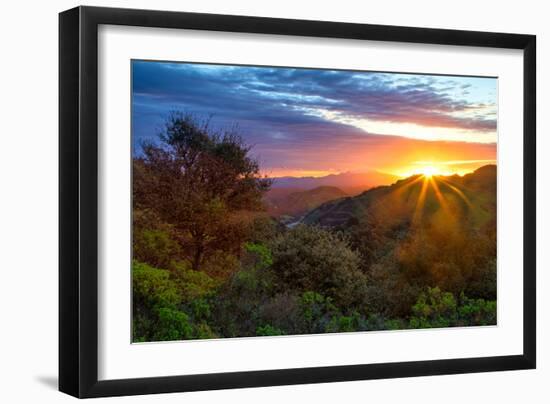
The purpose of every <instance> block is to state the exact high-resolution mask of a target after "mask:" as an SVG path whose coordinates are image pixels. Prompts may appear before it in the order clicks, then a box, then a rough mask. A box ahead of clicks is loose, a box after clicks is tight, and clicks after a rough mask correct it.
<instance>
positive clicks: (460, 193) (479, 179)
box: [302, 165, 497, 229]
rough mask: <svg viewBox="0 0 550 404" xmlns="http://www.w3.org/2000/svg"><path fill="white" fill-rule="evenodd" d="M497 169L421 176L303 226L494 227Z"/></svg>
mask: <svg viewBox="0 0 550 404" xmlns="http://www.w3.org/2000/svg"><path fill="white" fill-rule="evenodd" d="M496 172H497V171H496V166H494V165H489V166H484V167H481V168H479V169H477V170H476V171H474V172H473V173H471V174H467V175H464V176H462V177H461V176H458V175H453V176H433V177H431V178H427V177H424V176H422V175H415V176H412V177H409V178H406V179H404V180H400V181H397V182H396V183H395V184H392V185H389V186H380V187H377V188H374V189H371V190H368V191H366V192H363V193H362V194H360V195H357V196H354V197H348V198H344V199H340V200H336V201H332V202H327V203H324V204H323V205H321V206H319V207H318V208H316V209H314V210H312V211H311V212H309V213H308V214H307V215H306V216H305V217H304V219H303V220H302V221H303V222H304V223H306V224H318V225H321V226H326V227H346V226H349V225H354V224H358V223H366V222H372V221H375V222H383V223H385V225H386V227H392V226H394V227H396V228H398V227H401V228H405V229H406V228H408V227H410V226H411V225H412V224H415V222H416V223H421V224H422V225H430V224H434V223H435V224H436V225H437V224H438V223H440V222H445V224H446V225H447V224H448V223H451V222H455V221H456V222H462V223H465V224H469V225H470V226H471V227H474V228H481V227H482V226H485V225H494V222H495V217H496Z"/></svg>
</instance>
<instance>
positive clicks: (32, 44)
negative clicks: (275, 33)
mask: <svg viewBox="0 0 550 404" xmlns="http://www.w3.org/2000/svg"><path fill="white" fill-rule="evenodd" d="M78 4H79V3H77V2H74V1H68V0H62V1H57V2H56V3H55V4H53V3H49V2H39V1H21V2H17V3H16V2H15V1H11V2H5V3H4V5H3V7H2V17H3V18H2V23H1V24H0V38H1V39H0V41H1V51H2V52H1V55H2V61H1V63H0V103H1V108H0V110H1V111H2V114H1V119H0V190H1V191H0V192H1V193H0V310H1V312H0V380H1V381H0V386H1V388H0V401H2V402H5V403H19V402H21V403H23V402H24V403H32V402H40V403H63V402H69V401H70V400H72V399H71V398H70V397H69V396H66V395H64V394H62V393H59V392H57V391H56V389H57V387H56V386H57V13H58V12H60V11H62V10H65V9H68V8H71V7H73V6H76V5H78ZM88 5H98V6H111V7H133V8H156V9H165V10H179V11H197V12H210V13H225V14H246V15H258V16H272V17H283V18H303V19H316V20H335V21H347V22H362V23H375V24H389V25H409V26H420V27H433V28H456V29H469V30H484V31H504V32H519V33H531V34H536V35H537V36H538V66H537V69H538V72H539V74H538V97H537V98H538V108H537V110H538V115H539V119H538V125H537V126H538V167H537V169H538V181H537V182H538V189H539V191H538V196H537V199H538V201H537V203H538V206H539V209H538V212H537V214H538V229H539V230H538V285H539V287H538V307H539V310H538V349H539V351H538V352H539V354H538V369H537V370H533V371H518V372H500V373H486V374H469V375H460V376H438V377H422V378H410V379H397V380H378V381H365V382H346V383H332V384H321V385H304V386H290V387H289V386H285V387H274V388H261V389H242V390H226V391H216V392H200V393H185V394H168V395H156V396H141V397H125V398H114V399H109V401H110V402H113V401H114V402H127V403H155V402H167V403H170V402H172V403H175V402H181V401H182V400H185V401H186V402H188V403H210V402H224V403H237V402H238V403H253V402H254V403H256V402H262V403H272V402H273V403H276V402H277V403H278V402H316V403H331V402H334V401H340V402H342V401H348V400H349V401H362V402H365V401H367V400H368V401H371V402H390V403H394V402H405V401H406V402H407V403H417V402H418V403H420V402H422V403H436V402H445V403H446V404H447V403H448V404H451V403H478V402H504V403H508V402H509V403H517V402H522V401H523V402H528V403H547V402H549V401H550V388H549V383H550V349H549V346H548V342H549V341H550V319H549V316H548V311H549V310H550V275H549V273H548V272H547V271H545V268H546V267H547V266H548V265H549V264H550V248H549V244H550V233H549V230H548V228H550V214H549V212H548V211H543V209H542V208H543V207H544V206H550V191H549V190H548V186H547V184H548V181H546V178H545V176H544V175H545V174H546V173H548V172H550V158H548V157H547V156H545V154H547V153H549V152H550V141H549V139H548V138H547V136H546V133H548V132H549V130H550V127H549V126H550V121H549V120H548V118H547V115H545V114H544V112H545V111H548V110H549V109H550V96H549V95H547V93H546V92H545V90H550V88H549V85H550V78H549V76H548V74H545V72H550V26H549V25H548V22H547V21H548V19H547V16H548V11H547V10H545V2H543V1H535V0H523V1H521V2H508V3H505V2H502V1H496V0H490V1H489V0H487V1H479V0H476V1H471V0H462V1H460V2H453V3H450V2H449V3H446V2H441V1H440V0H439V1H438V0H435V1H431V0H430V1H410V0H403V1H397V0H385V1H378V2H365V1H353V0H339V1H338V2H334V1H331V2H321V1H319V0H314V1H305V0H304V1H301V2H299V1H296V0H277V1H272V2H269V1H257V0H256V1H254V0H231V1H219V0H218V1H216V0H201V1H187V2H182V1H170V0H157V1H155V2H147V1H144V0H140V1H138V0H134V1H120V0H110V1H90V2H89V3H88ZM545 185H546V187H545ZM411 349H414V347H411Z"/></svg>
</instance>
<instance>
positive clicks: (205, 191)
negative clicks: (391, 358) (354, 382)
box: [131, 60, 498, 342]
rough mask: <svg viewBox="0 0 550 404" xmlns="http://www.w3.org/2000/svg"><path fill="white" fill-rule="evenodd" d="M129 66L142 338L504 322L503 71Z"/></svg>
mask: <svg viewBox="0 0 550 404" xmlns="http://www.w3.org/2000/svg"><path fill="white" fill-rule="evenodd" d="M131 70H132V89H131V91H132V118H131V119H132V268H131V274H132V277H131V279H132V335H133V337H132V339H133V342H153V341H177V340H195V339H213V338H231V337H262V336H280V335H300V334H324V333H342V332H366V331H381V330H404V329H422V328H447V327H469V326H489V325H496V322H497V316H496V307H497V281H496V280H497V262H496V257H497V242H496V237H497V236H496V234H497V233H496V206H497V167H496V161H497V82H498V80H497V78H494V77H469V76H448V75H430V74H428V73H426V74H416V73H415V74H410V73H393V72H392V73H389V72H369V71H349V70H326V69H312V68H292V67H268V66H242V65H219V64H201V63H187V62H185V63H184V62H164V61H162V62H161V61H148V60H133V61H132V62H131Z"/></svg>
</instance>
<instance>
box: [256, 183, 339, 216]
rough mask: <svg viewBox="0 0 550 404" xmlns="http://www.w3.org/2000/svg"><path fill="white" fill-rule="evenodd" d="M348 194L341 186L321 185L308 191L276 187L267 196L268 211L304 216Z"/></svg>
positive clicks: (278, 214)
mask: <svg viewBox="0 0 550 404" xmlns="http://www.w3.org/2000/svg"><path fill="white" fill-rule="evenodd" d="M345 196H347V194H346V193H345V192H344V191H342V190H341V189H339V188H336V187H330V186H321V187H317V188H313V189H310V190H306V191H303V190H302V191H296V188H275V189H272V190H271V191H269V192H268V194H267V195H266V197H265V201H266V204H267V206H268V212H269V213H270V214H272V215H274V216H277V217H279V216H285V215H286V216H292V217H293V218H296V217H299V216H302V215H303V214H305V213H307V212H308V211H310V210H312V209H315V208H316V207H318V206H320V205H321V204H323V203H325V202H328V201H332V200H335V199H339V198H342V197H345Z"/></svg>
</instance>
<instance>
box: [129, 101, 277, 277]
mask: <svg viewBox="0 0 550 404" xmlns="http://www.w3.org/2000/svg"><path fill="white" fill-rule="evenodd" d="M249 151H250V147H249V146H247V145H246V144H245V143H244V142H243V140H242V138H241V137H240V136H239V135H238V134H237V132H236V130H234V129H232V130H228V131H225V132H221V133H217V132H215V131H213V130H212V129H211V128H210V127H209V124H208V121H202V122H201V121H199V120H198V119H197V118H195V117H194V116H192V115H189V114H182V113H179V112H174V113H172V114H171V115H170V116H169V117H168V119H167V121H166V123H165V126H164V128H163V129H162V131H161V133H160V134H159V142H158V143H156V144H153V143H147V144H143V145H142V155H141V156H139V157H136V158H134V164H133V170H134V177H133V178H134V186H133V197H134V209H135V210H138V211H139V210H152V211H154V212H155V214H156V215H158V216H159V218H160V219H161V220H162V221H163V222H165V223H166V224H169V225H170V226H173V228H174V230H175V231H174V234H176V235H177V238H178V240H177V242H178V243H179V244H180V246H181V248H182V250H183V251H184V253H185V254H186V255H187V258H188V259H189V260H190V261H191V263H192V268H193V269H194V270H198V269H199V268H200V267H201V264H202V263H203V261H204V259H205V257H206V256H208V255H209V254H210V253H212V252H214V251H216V250H227V251H234V252H237V251H239V249H240V245H241V243H242V241H243V240H244V236H245V235H244V234H243V232H244V231H245V229H246V226H243V222H245V221H247V220H249V221H250V220H252V217H251V216H250V215H249V214H247V213H245V212H251V211H252V212H254V211H259V210H261V209H262V207H263V206H262V201H261V200H262V196H263V194H264V193H265V192H266V191H267V190H269V188H270V186H271V181H270V180H269V179H267V178H265V177H262V176H261V175H260V173H259V165H258V163H257V162H256V160H254V159H253V158H252V157H250V156H249Z"/></svg>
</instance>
